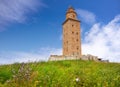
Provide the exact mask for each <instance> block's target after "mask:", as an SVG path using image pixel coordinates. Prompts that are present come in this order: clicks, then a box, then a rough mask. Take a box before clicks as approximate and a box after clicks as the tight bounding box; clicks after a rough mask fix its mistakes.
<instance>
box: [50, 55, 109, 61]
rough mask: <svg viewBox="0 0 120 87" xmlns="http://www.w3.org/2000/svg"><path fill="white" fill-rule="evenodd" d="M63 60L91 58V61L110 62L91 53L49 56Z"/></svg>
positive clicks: (52, 59) (52, 58)
mask: <svg viewBox="0 0 120 87" xmlns="http://www.w3.org/2000/svg"><path fill="white" fill-rule="evenodd" d="M63 60H90V61H96V62H109V61H108V60H102V59H101V58H98V57H97V56H93V55H90V54H87V55H82V56H81V57H80V56H77V55H76V56H75V55H71V56H63V55H51V56H50V58H49V61H63Z"/></svg>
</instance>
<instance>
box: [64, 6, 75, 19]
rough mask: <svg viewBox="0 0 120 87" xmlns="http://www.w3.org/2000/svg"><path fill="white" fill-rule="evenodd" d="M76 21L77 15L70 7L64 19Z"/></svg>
mask: <svg viewBox="0 0 120 87" xmlns="http://www.w3.org/2000/svg"><path fill="white" fill-rule="evenodd" d="M69 18H70V19H77V13H76V12H75V10H74V8H73V7H72V6H70V7H69V8H68V10H67V12H66V19H69Z"/></svg>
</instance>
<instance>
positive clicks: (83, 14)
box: [76, 9, 96, 24]
mask: <svg viewBox="0 0 120 87" xmlns="http://www.w3.org/2000/svg"><path fill="white" fill-rule="evenodd" d="M76 12H77V14H78V16H79V17H80V19H81V20H82V21H84V22H85V23H88V24H93V23H95V22H96V16H95V14H94V13H92V12H90V11H87V10H83V9H76Z"/></svg>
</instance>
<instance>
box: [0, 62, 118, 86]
mask: <svg viewBox="0 0 120 87" xmlns="http://www.w3.org/2000/svg"><path fill="white" fill-rule="evenodd" d="M20 66H21V64H17V63H16V64H12V65H1V66H0V87H8V85H7V86H6V84H7V81H9V80H10V81H13V80H14V81H15V80H16V79H14V78H13V76H14V74H15V75H16V76H20V75H24V73H25V72H22V74H20V73H21V72H18V71H19V68H20ZM27 66H29V67H30V68H31V69H32V71H29V72H30V74H31V76H30V80H29V81H28V84H29V83H30V81H31V80H32V82H31V83H30V84H31V86H28V87H120V64H119V63H103V62H94V61H81V60H74V61H56V62H55V61H54V62H36V63H29V64H27ZM13 71H14V72H15V73H13ZM25 71H27V68H26V69H25ZM31 72H32V73H31ZM17 73H19V74H17ZM17 78H18V77H17ZM23 78H24V79H23ZM20 79H23V80H25V77H22V76H21V78H20ZM76 79H78V80H79V81H76ZM20 81H21V80H20ZM26 83H27V82H26ZM12 84H13V83H12ZM20 84H22V83H20ZM20 84H19V86H14V87H26V86H20Z"/></svg>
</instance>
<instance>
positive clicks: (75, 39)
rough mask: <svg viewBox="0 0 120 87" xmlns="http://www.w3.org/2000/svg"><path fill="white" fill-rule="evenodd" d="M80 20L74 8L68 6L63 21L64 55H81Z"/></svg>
mask: <svg viewBox="0 0 120 87" xmlns="http://www.w3.org/2000/svg"><path fill="white" fill-rule="evenodd" d="M80 32H81V30H80V21H79V20H78V19H77V14H76V12H75V10H74V8H72V7H70V8H68V10H67V12H66V20H65V21H64V22H63V56H71V55H76V56H81V33H80Z"/></svg>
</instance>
